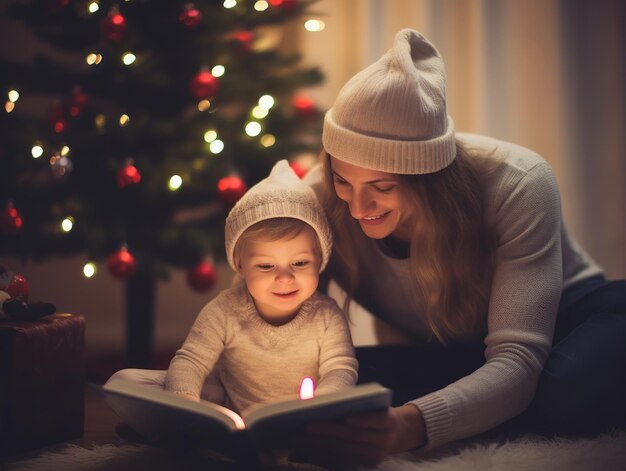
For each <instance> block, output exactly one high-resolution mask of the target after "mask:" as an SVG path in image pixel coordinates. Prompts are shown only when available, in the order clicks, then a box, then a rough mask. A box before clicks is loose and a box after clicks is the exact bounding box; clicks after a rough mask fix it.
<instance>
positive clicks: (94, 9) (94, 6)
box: [87, 2, 100, 13]
mask: <svg viewBox="0 0 626 471" xmlns="http://www.w3.org/2000/svg"><path fill="white" fill-rule="evenodd" d="M87 10H88V11H89V13H95V12H97V11H98V10H100V4H99V3H98V2H91V3H90V4H89V6H88V7H87Z"/></svg>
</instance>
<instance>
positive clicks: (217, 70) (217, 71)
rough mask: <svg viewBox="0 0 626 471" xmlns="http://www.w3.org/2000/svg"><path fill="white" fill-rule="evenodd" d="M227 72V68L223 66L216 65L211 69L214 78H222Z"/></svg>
mask: <svg viewBox="0 0 626 471" xmlns="http://www.w3.org/2000/svg"><path fill="white" fill-rule="evenodd" d="M225 72H226V67H224V66H223V65H216V66H215V67H213V68H212V69H211V75H213V77H221V76H222V75H224V73H225Z"/></svg>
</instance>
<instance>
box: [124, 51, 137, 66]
mask: <svg viewBox="0 0 626 471" xmlns="http://www.w3.org/2000/svg"><path fill="white" fill-rule="evenodd" d="M136 60H137V56H136V55H135V54H133V53H132V52H127V53H125V54H124V55H123V56H122V62H123V63H124V65H131V64H132V63H134V62H135V61H136Z"/></svg>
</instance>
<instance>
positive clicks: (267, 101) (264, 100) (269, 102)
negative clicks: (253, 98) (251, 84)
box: [259, 95, 274, 110]
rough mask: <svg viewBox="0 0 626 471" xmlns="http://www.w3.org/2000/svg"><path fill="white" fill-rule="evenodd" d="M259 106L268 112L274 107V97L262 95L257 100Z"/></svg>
mask: <svg viewBox="0 0 626 471" xmlns="http://www.w3.org/2000/svg"><path fill="white" fill-rule="evenodd" d="M259 106H260V107H261V108H263V109H264V110H269V109H270V108H271V107H272V106H274V97H273V96H272V95H263V96H262V97H261V98H259Z"/></svg>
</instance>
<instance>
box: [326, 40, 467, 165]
mask: <svg viewBox="0 0 626 471" xmlns="http://www.w3.org/2000/svg"><path fill="white" fill-rule="evenodd" d="M445 88H446V74H445V70H444V65H443V60H442V59H441V56H440V55H439V52H437V49H435V47H434V46H433V45H432V44H431V43H430V42H429V41H428V40H427V39H426V38H424V36H422V35H421V34H420V33H418V32H416V31H413V30H411V29H403V30H402V31H400V32H399V33H398V34H397V35H396V37H395V40H394V44H393V47H392V48H391V49H390V50H389V51H388V52H387V53H386V54H385V55H384V56H382V57H381V58H380V59H379V60H378V61H376V62H375V63H373V64H372V65H370V66H369V67H367V68H365V69H364V70H362V71H361V72H359V73H357V74H356V75H355V76H354V77H352V78H351V79H350V80H349V81H348V82H347V83H346V84H345V85H344V87H343V88H342V89H341V91H340V92H339V95H338V96H337V100H336V101H335V104H334V105H333V107H332V108H331V109H330V110H329V111H328V112H327V113H326V116H325V117H324V131H323V134H322V142H323V144H324V149H325V150H326V151H327V152H328V153H329V154H330V155H332V156H333V157H335V158H337V159H339V160H342V161H345V162H348V163H351V164H353V165H357V166H359V167H365V168H369V169H374V170H380V171H383V172H389V173H398V174H421V173H433V172H437V171H439V170H441V169H443V168H445V167H447V166H448V165H449V164H450V163H451V162H452V161H453V160H454V158H455V156H456V146H455V139H454V123H453V122H452V119H451V118H450V117H449V116H448V113H447V105H446V90H445Z"/></svg>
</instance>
